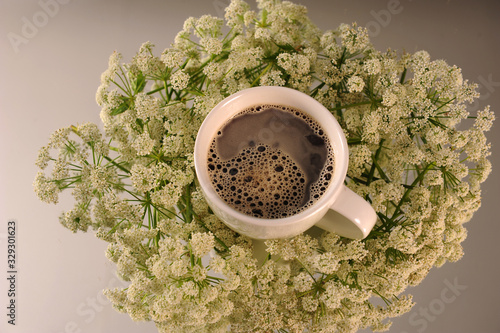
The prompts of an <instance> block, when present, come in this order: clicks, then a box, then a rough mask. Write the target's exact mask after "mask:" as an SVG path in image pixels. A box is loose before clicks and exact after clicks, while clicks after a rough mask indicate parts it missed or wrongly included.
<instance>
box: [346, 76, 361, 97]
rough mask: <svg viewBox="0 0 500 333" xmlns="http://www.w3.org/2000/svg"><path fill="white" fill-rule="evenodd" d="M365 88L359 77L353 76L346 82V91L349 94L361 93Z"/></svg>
mask: <svg viewBox="0 0 500 333" xmlns="http://www.w3.org/2000/svg"><path fill="white" fill-rule="evenodd" d="M364 87H365V81H363V79H362V78H361V77H359V76H356V75H353V76H351V77H350V78H349V79H348V80H347V89H349V92H352V93H354V92H361V91H363V88H364Z"/></svg>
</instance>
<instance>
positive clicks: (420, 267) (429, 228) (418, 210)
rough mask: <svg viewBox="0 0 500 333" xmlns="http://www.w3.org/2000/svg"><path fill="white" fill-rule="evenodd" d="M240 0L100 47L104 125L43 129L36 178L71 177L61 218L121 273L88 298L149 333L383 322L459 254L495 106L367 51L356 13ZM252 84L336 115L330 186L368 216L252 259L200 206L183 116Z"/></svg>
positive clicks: (422, 60) (456, 79) (451, 74)
mask: <svg viewBox="0 0 500 333" xmlns="http://www.w3.org/2000/svg"><path fill="white" fill-rule="evenodd" d="M257 3H258V8H259V10H258V12H256V11H253V10H251V9H250V6H249V5H248V4H247V3H245V2H243V1H241V0H233V1H232V2H231V4H230V5H229V6H228V7H227V8H226V14H225V25H224V20H223V19H220V18H216V17H212V16H209V15H205V16H202V17H200V18H198V19H196V18H189V19H187V21H186V22H185V24H184V27H183V29H182V31H180V32H179V33H178V35H177V37H176V38H175V42H174V43H173V44H172V46H171V47H170V48H167V49H165V50H164V51H163V52H162V53H161V54H160V55H155V54H154V50H153V49H154V46H153V44H151V43H150V42H147V43H144V44H143V45H142V46H141V48H140V49H139V51H138V53H137V54H136V55H135V56H134V57H133V59H132V60H131V61H130V62H129V63H122V58H121V55H120V54H119V53H116V52H115V53H113V54H112V55H111V57H110V60H109V68H108V69H107V70H106V71H105V72H104V73H103V75H102V77H101V86H100V87H99V89H98V91H97V95H96V98H97V103H98V104H99V105H100V106H101V107H102V112H101V119H102V123H103V131H104V134H103V133H102V131H101V129H100V128H99V126H98V125H96V124H91V123H87V124H82V125H77V126H69V127H67V128H62V129H60V130H58V131H56V132H55V133H54V134H53V135H52V136H51V138H50V142H49V144H48V145H47V146H45V147H43V148H42V149H41V150H40V153H39V156H38V159H37V162H36V163H37V165H38V166H39V167H40V168H41V169H42V170H46V169H47V168H48V169H51V172H50V174H46V173H45V172H44V171H40V172H39V173H38V174H37V176H36V178H35V182H34V187H35V191H36V193H37V195H38V196H39V198H40V199H41V200H43V201H45V202H49V203H57V202H58V196H59V193H60V192H61V191H62V190H65V189H72V195H73V197H74V199H75V201H76V203H75V206H74V208H73V209H72V210H70V211H67V212H64V213H63V214H62V215H61V217H60V222H61V223H62V225H63V226H65V227H66V228H68V229H70V230H71V231H73V232H77V231H83V232H87V231H88V230H89V228H90V229H92V230H93V231H95V233H96V236H97V237H98V238H100V239H102V240H104V241H106V242H108V243H109V246H108V248H107V251H106V256H107V257H108V258H109V260H111V261H113V262H114V263H116V269H117V273H118V274H119V276H120V277H121V278H122V279H124V280H126V281H129V285H128V287H127V288H125V289H111V290H105V294H106V295H107V297H108V298H109V299H110V300H111V301H112V303H113V305H114V306H115V307H116V309H118V310H119V311H122V312H126V313H128V314H129V315H130V317H131V318H132V319H133V320H137V321H146V320H148V321H154V322H155V324H156V326H157V328H158V330H159V331H160V332H173V331H175V332H226V331H227V330H228V328H230V330H231V331H232V332H272V331H274V332H303V331H304V330H307V331H308V332H355V331H357V330H358V329H362V328H368V327H369V328H371V329H372V330H373V331H384V330H387V329H388V328H389V327H390V324H391V322H390V320H389V318H392V317H396V316H399V315H401V314H404V313H406V312H408V311H410V309H411V307H412V305H413V302H412V298H411V296H410V295H403V293H404V292H405V290H406V288H407V287H408V286H415V285H418V284H419V283H420V282H421V281H422V280H423V279H424V278H425V277H426V275H427V273H428V272H429V270H430V269H431V268H432V267H433V266H441V265H443V264H444V263H445V262H446V261H451V262H453V261H456V260H458V259H460V258H461V256H462V255H463V250H462V247H461V242H462V241H463V240H464V239H465V237H466V234H467V232H466V229H465V227H464V223H465V222H467V221H469V220H470V219H471V217H472V215H473V213H474V212H475V211H476V210H477V209H478V208H479V207H480V204H481V190H480V184H481V183H482V182H484V181H485V180H486V178H487V176H488V174H489V173H490V171H491V164H490V162H489V161H488V159H487V157H488V156H489V154H490V144H489V143H487V140H486V137H485V134H484V133H485V132H486V131H488V130H489V129H490V127H491V126H492V122H493V120H494V118H495V117H494V114H493V112H491V111H490V110H489V108H485V109H484V110H481V111H478V112H477V114H476V115H474V116H470V114H469V112H468V110H467V106H468V104H469V103H471V102H472V101H473V100H474V99H475V98H477V97H478V93H477V92H476V85H475V84H472V83H469V82H468V81H466V80H463V79H462V75H461V71H460V69H459V68H457V67H456V66H450V65H448V64H447V63H446V62H445V61H442V60H431V58H430V56H429V54H428V53H427V52H425V51H419V52H416V53H414V54H410V53H403V54H398V53H397V52H394V51H390V50H389V51H387V52H379V51H377V50H375V49H374V47H373V46H372V45H371V44H370V41H369V38H368V34H367V30H366V29H364V28H362V27H358V26H357V25H356V24H352V25H346V24H341V25H340V26H339V27H338V28H337V29H336V30H331V31H326V32H323V31H320V30H319V29H318V28H317V27H316V26H315V25H314V24H313V23H312V22H311V21H310V20H309V19H308V17H307V10H306V8H305V7H303V6H300V5H296V4H293V3H290V2H279V1H271V0H258V1H257ZM258 85H276V86H287V87H291V88H294V89H297V90H300V91H302V92H305V93H307V94H309V95H310V96H312V97H314V98H315V99H316V100H318V101H319V102H321V103H322V104H323V105H324V106H325V107H327V108H328V109H329V110H330V111H331V112H332V114H333V115H334V116H335V117H336V118H337V120H338V121H339V123H340V124H341V125H342V127H343V129H344V131H345V134H346V136H347V139H348V143H349V149H350V163H349V171H348V177H347V179H346V184H347V186H348V187H350V188H351V189H352V190H354V191H355V192H356V193H358V194H360V195H362V196H363V197H364V198H366V200H368V201H369V202H370V203H371V204H372V206H373V207H374V209H375V210H376V212H377V214H378V221H377V224H376V226H375V228H374V229H373V231H372V232H371V234H370V235H369V236H368V237H367V238H366V239H364V240H350V239H344V238H341V237H339V236H338V235H336V234H333V233H328V232H323V233H322V234H321V235H319V236H318V237H313V236H311V235H309V234H307V233H306V234H302V235H299V236H297V237H294V238H292V239H279V240H269V241H266V242H265V246H266V252H267V257H266V260H264V261H263V262H261V261H257V260H256V259H255V257H254V255H253V243H252V240H251V239H248V238H246V237H243V236H241V235H239V234H237V233H235V232H233V231H232V230H230V229H228V228H227V227H226V226H225V225H224V224H223V223H222V222H221V221H220V220H219V219H218V218H217V217H216V216H215V215H214V214H213V213H212V212H211V211H210V210H209V208H208V206H207V204H206V202H205V200H204V198H203V196H202V195H201V192H200V191H199V188H198V186H197V182H196V176H195V174H194V169H193V146H194V141H195V137H196V133H197V130H198V128H199V126H200V125H201V122H202V121H203V119H204V117H205V116H206V115H207V113H208V112H209V111H210V110H211V109H212V107H213V106H215V105H216V104H217V103H218V102H219V101H221V100H222V99H224V98H225V97H227V96H228V95H230V94H232V93H235V92H237V91H239V90H241V89H244V88H248V87H251V86H258ZM467 119H472V120H467ZM459 124H460V128H461V129H459V128H458V125H459ZM53 156H55V157H53ZM49 166H50V167H49Z"/></svg>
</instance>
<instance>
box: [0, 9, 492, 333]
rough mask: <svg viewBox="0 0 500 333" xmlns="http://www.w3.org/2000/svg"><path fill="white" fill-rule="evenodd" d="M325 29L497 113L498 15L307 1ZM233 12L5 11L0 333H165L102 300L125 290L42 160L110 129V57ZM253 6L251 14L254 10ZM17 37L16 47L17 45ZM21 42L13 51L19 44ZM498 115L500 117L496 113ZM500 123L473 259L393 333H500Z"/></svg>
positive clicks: (474, 230)
mask: <svg viewBox="0 0 500 333" xmlns="http://www.w3.org/2000/svg"><path fill="white" fill-rule="evenodd" d="M298 2H300V3H302V4H304V5H306V6H308V8H309V14H310V16H311V18H312V20H313V21H314V22H316V23H317V24H318V25H319V27H320V28H322V29H333V28H336V27H337V26H338V25H339V24H340V23H342V22H345V23H351V22H354V21H356V22H358V24H360V25H366V26H367V27H368V28H369V29H370V33H371V36H372V40H373V43H374V44H375V46H376V47H377V48H379V49H386V48H388V47H390V48H392V49H397V50H407V51H409V52H414V51H417V50H421V49H425V50H427V51H429V52H430V54H431V56H432V58H433V59H446V60H447V61H448V62H449V63H450V64H456V65H457V66H459V67H461V68H462V69H463V74H464V77H465V78H467V79H469V80H471V81H475V82H477V83H479V84H480V92H481V93H482V94H483V97H482V98H481V100H480V101H479V102H480V103H479V104H478V105H476V106H474V108H476V109H477V108H479V107H481V106H484V105H486V104H491V106H492V109H493V110H495V111H497V112H498V110H499V109H500V97H499V96H500V68H499V59H500V44H499V41H500V37H499V36H500V35H499V31H500V17H499V16H500V2H498V1H493V0H492V1H481V0H478V1H466V0H462V1H457V0H432V1H431V0H376V1H368V0H364V1H362V0H356V1H347V0H340V1H326V0H325V1H322V0H315V1H312V0H310V1H305V0H300V1H298ZM228 3H229V0H204V1H201V0H183V1H166V0H163V1H160V0H142V1H132V0H129V1H119V0H106V1H103V0H72V1H68V0H40V1H39V0H30V1H23V0H0V150H1V154H0V332H22V333H63V332H93V333H101V332H110V333H114V332H123V333H127V332H141V333H146V332H155V328H154V325H153V324H151V323H146V324H145V323H134V322H132V321H131V320H130V319H129V318H128V316H127V315H123V314H119V313H117V312H115V311H114V310H113V309H112V308H111V306H110V304H109V302H108V301H107V300H106V299H105V298H104V297H103V296H102V295H101V293H100V291H101V289H103V288H106V287H109V286H120V281H119V280H118V279H117V278H115V276H114V268H113V265H111V264H110V263H108V261H107V260H106V259H105V257H104V249H105V247H106V244H104V243H103V242H101V241H98V240H97V239H95V237H94V236H93V234H92V233H89V234H82V233H79V234H72V233H71V232H69V231H68V230H66V229H64V228H63V227H61V226H60V225H59V223H58V216H59V213H60V212H61V210H63V209H66V208H70V206H71V200H68V199H64V200H62V204H61V205H60V206H53V205H47V204H43V203H40V202H39V201H38V200H37V198H36V197H35V195H34V194H33V191H32V185H31V184H32V181H33V177H34V175H35V173H36V167H35V166H34V163H33V162H34V160H35V157H36V154H37V150H38V148H39V147H40V146H42V145H44V144H46V142H47V140H48V136H49V134H50V133H51V132H52V131H54V130H55V129H57V128H60V127H63V126H67V125H69V124H76V123H82V122H88V121H91V122H96V123H100V120H99V108H98V107H97V105H96V103H95V101H94V95H95V90H96V88H97V86H98V85H99V77H100V74H101V72H103V71H104V70H105V69H106V68H107V61H108V56H109V55H110V54H111V53H112V52H113V51H114V50H118V51H120V52H122V53H123V54H124V58H125V59H126V60H127V61H128V60H129V59H130V57H131V56H133V54H134V52H135V51H136V50H137V49H138V48H139V46H140V45H141V44H142V43H143V42H145V41H148V40H150V41H152V42H153V43H155V44H156V45H157V50H158V53H159V52H161V51H162V50H163V49H164V48H165V47H167V46H169V45H170V43H171V42H172V41H173V38H174V36H175V34H176V33H177V31H178V30H180V28H181V27H182V24H183V21H184V19H185V18H187V17H188V16H201V15H203V14H212V15H219V16H220V15H223V11H222V10H223V8H224V7H225V6H226V5H227V4H228ZM252 5H253V6H255V4H254V3H252ZM9 37H10V38H9ZM13 38H14V40H15V42H12V40H13ZM497 114H500V113H497ZM499 129H500V124H498V123H497V124H496V125H495V126H494V127H493V129H492V131H491V132H490V133H489V136H488V137H489V140H490V141H491V142H492V144H493V157H492V161H493V173H492V175H491V176H490V178H489V179H488V181H487V183H486V184H485V185H484V192H483V193H484V200H483V207H482V208H481V209H480V210H479V212H478V213H477V214H476V215H475V216H474V218H473V219H472V221H471V222H469V224H468V230H469V236H468V238H467V240H466V241H465V242H464V247H465V256H464V258H463V259H462V260H460V261H459V262H457V263H453V264H446V265H445V266H444V267H442V268H440V269H433V270H432V271H431V273H430V275H429V276H428V277H427V279H426V280H425V281H424V282H423V283H422V284H421V285H420V286H418V287H416V288H412V289H410V292H412V293H413V294H414V299H415V301H416V302H417V304H416V306H415V308H414V309H413V311H412V312H411V313H409V314H406V315H404V316H402V317H400V318H397V319H395V320H394V325H393V327H392V328H391V330H390V332H394V333H404V332H406V333H412V332H419V333H422V332H426V333H447V332H450V333H451V332H453V333H481V332H484V333H494V332H500V319H499V316H498V315H499V313H500V302H499V297H500V286H499V282H498V281H499V280H500V279H499V277H500V269H499V255H500V248H499V245H498V243H499V242H498V238H499V236H500V221H499V218H498V216H499V215H500V211H498V209H499V208H500V205H499V196H500V186H499V176H500V148H499V147H500V146H499V145H500V142H499V140H500V135H499ZM8 219H16V220H17V222H18V251H19V252H18V264H19V266H18V267H19V269H18V285H17V292H18V299H17V305H18V307H17V320H16V324H17V325H16V326H11V325H7V324H6V321H7V316H6V313H7V309H6V302H7V283H6V282H7V281H6V268H5V264H6V251H5V250H6V231H7V228H6V223H7V221H8Z"/></svg>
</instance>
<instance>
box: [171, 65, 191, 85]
mask: <svg viewBox="0 0 500 333" xmlns="http://www.w3.org/2000/svg"><path fill="white" fill-rule="evenodd" d="M170 82H171V83H172V86H173V87H174V89H177V90H182V89H185V88H186V87H187V85H188V82H189V74H187V73H185V72H184V71H182V70H178V71H177V72H175V73H174V74H172V76H171V77H170Z"/></svg>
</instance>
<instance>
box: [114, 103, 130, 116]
mask: <svg viewBox="0 0 500 333" xmlns="http://www.w3.org/2000/svg"><path fill="white" fill-rule="evenodd" d="M128 108H129V104H128V101H123V103H122V104H120V105H119V106H117V107H116V108H114V109H113V110H111V112H110V113H109V114H110V115H112V116H116V115H119V114H120V113H123V112H125V111H127V110H128Z"/></svg>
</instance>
